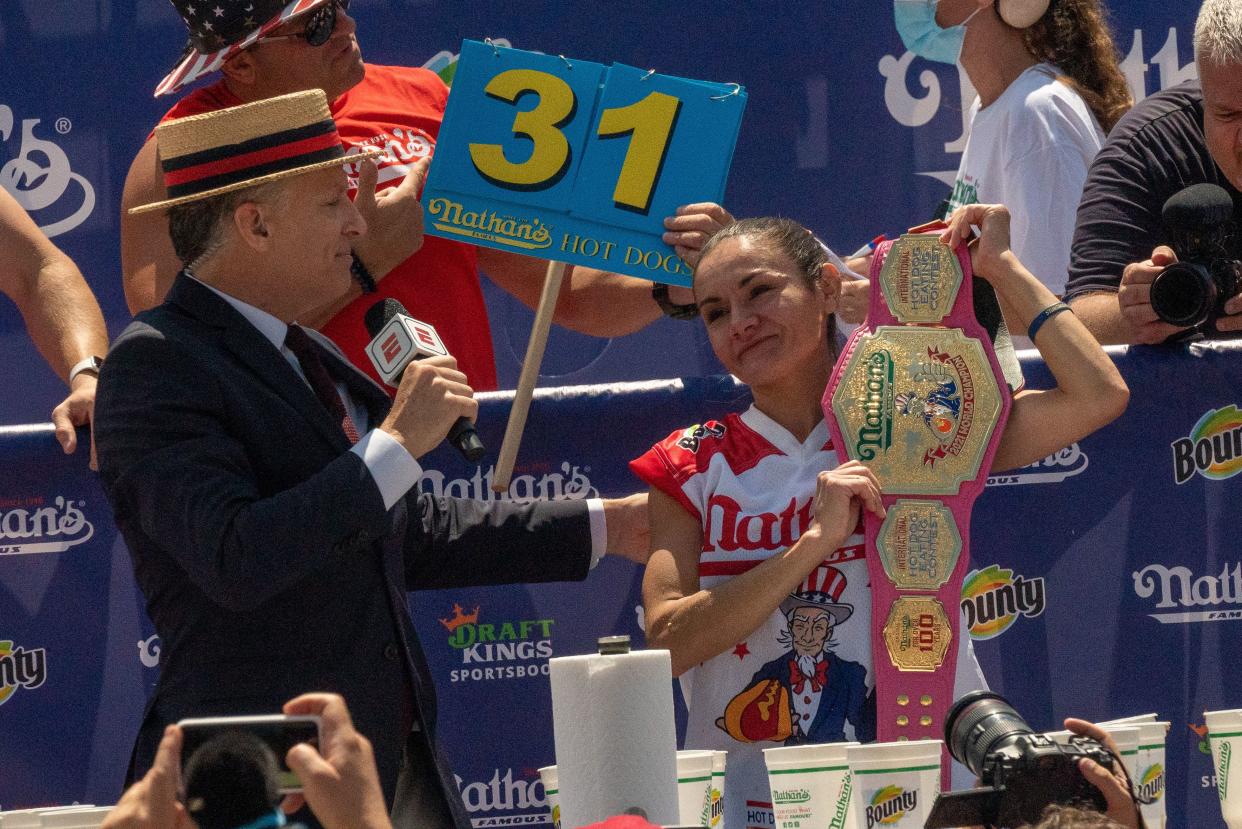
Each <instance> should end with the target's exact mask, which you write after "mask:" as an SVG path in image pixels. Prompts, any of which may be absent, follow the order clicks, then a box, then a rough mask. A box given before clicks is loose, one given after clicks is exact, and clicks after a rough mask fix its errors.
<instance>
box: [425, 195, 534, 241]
mask: <svg viewBox="0 0 1242 829" xmlns="http://www.w3.org/2000/svg"><path fill="white" fill-rule="evenodd" d="M427 207H428V209H429V210H430V211H431V215H432V216H433V217H434V218H435V221H434V222H432V224H433V225H434V226H435V228H436V229H437V230H442V231H444V232H445V233H455V234H457V235H459V236H469V237H471V238H473V239H487V240H488V241H491V242H497V243H500V244H503V245H509V246H511V247H515V248H524V249H526V250H542V249H543V248H546V247H550V246H551V244H552V234H551V233H549V232H548V228H547V226H546V225H544V223H543V222H541V221H540V220H539V219H521V218H515V217H513V216H505V215H502V214H500V213H497V212H496V211H494V210H467V209H466V208H465V207H464V206H463V205H462V203H461V202H455V201H452V200H450V199H446V198H436V199H432V200H431V201H430V203H428V205H427Z"/></svg>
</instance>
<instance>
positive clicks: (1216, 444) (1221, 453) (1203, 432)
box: [1169, 406, 1242, 484]
mask: <svg viewBox="0 0 1242 829" xmlns="http://www.w3.org/2000/svg"><path fill="white" fill-rule="evenodd" d="M1169 446H1171V447H1172V449H1173V480H1175V481H1176V482H1177V483H1179V484H1184V483H1186V482H1187V481H1189V480H1190V479H1191V478H1193V477H1194V476H1195V473H1196V472H1198V473H1199V474H1200V475H1202V476H1203V477H1205V478H1208V479H1210V480H1213V481H1223V480H1224V479H1225V478H1232V477H1233V476H1234V475H1237V474H1238V473H1239V472H1242V412H1240V411H1238V407H1237V406H1226V407H1225V408H1223V409H1209V410H1208V411H1207V413H1206V414H1204V415H1203V417H1201V418H1199V422H1198V423H1196V424H1195V427H1194V428H1193V429H1191V430H1190V435H1189V437H1184V438H1178V439H1177V440H1175V441H1173V442H1172V443H1171V444H1169Z"/></svg>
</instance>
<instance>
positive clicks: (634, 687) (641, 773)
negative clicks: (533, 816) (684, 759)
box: [550, 650, 677, 829]
mask: <svg viewBox="0 0 1242 829" xmlns="http://www.w3.org/2000/svg"><path fill="white" fill-rule="evenodd" d="M550 662H551V668H550V675H551V679H552V724H553V728H554V732H555V739H556V766H557V775H558V778H559V779H558V782H559V784H560V803H561V826H562V827H564V829H575V827H578V826H585V825H587V824H589V823H597V822H599V821H601V820H603V819H604V818H607V817H610V816H612V815H618V814H622V813H624V812H626V811H627V810H630V809H634V808H638V809H642V811H643V813H644V814H645V815H646V817H647V820H648V821H650V822H651V823H654V824H656V825H671V824H675V823H677V732H676V728H677V727H676V724H675V722H674V720H673V672H672V663H671V662H670V660H669V655H668V651H662V650H661V651H636V652H634V653H622V654H609V655H603V654H592V655H590V656H562V657H556V658H555V659H552V660H550Z"/></svg>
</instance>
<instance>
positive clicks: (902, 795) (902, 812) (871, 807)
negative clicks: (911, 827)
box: [866, 786, 919, 829]
mask: <svg viewBox="0 0 1242 829" xmlns="http://www.w3.org/2000/svg"><path fill="white" fill-rule="evenodd" d="M918 805H919V793H918V791H915V790H911V791H907V790H905V789H903V788H901V787H900V786H885V787H884V788H882V789H880V790H879V791H878V792H876V793H875V794H874V795H873V796H872V797H871V803H869V804H868V805H867V809H866V814H867V829H872V827H874V826H892V825H893V824H895V823H898V822H899V821H900V820H901V819H902V818H903V817H905V816H906V813H907V812H913V811H914V810H915V809H917V808H918Z"/></svg>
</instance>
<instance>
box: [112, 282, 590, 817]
mask: <svg viewBox="0 0 1242 829" xmlns="http://www.w3.org/2000/svg"><path fill="white" fill-rule="evenodd" d="M328 362H329V363H330V365H329V369H330V370H331V371H332V372H333V373H334V374H335V375H336V376H337V377H338V378H341V379H343V380H344V381H345V382H346V383H347V384H348V385H349V386H350V388H351V391H352V393H353V394H354V395H355V396H356V397H357V398H358V399H359V400H361V401H364V402H365V403H366V405H367V407H368V409H369V410H370V412H371V419H372V424H373V425H374V424H377V423H378V422H379V421H380V419H381V418H382V417H383V415H384V413H386V412H387V409H388V406H389V400H388V397H387V395H386V394H384V392H383V391H382V390H381V389H380V387H379V386H377V385H375V384H374V383H372V382H371V381H370V380H369V379H368V378H366V377H365V375H363V374H361V373H360V372H358V371H356V370H354V369H352V368H350V367H348V366H347V365H346V364H345V363H344V362H343V361H341V360H336V359H330V360H329V361H328ZM95 440H96V445H97V448H98V452H99V465H100V473H101V477H102V481H103V485H104V489H105V491H106V493H107V496H108V499H109V500H110V502H111V504H112V507H113V510H114V511H115V513H116V521H117V526H118V527H119V528H120V530H121V532H122V533H123V535H124V537H125V541H126V543H127V544H128V546H129V550H130V554H131V556H132V558H133V563H134V572H135V575H136V576H137V579H138V583H139V585H140V587H141V588H142V591H143V593H144V595H145V596H146V600H147V611H148V613H149V614H150V617H151V619H152V621H153V622H154V623H155V628H156V630H157V631H158V633H159V635H160V638H161V646H162V652H161V659H162V662H163V664H162V666H161V673H160V679H159V683H158V686H157V688H156V691H155V695H154V697H153V699H152V700H151V701H150V703H149V704H148V709H147V711H146V714H145V717H144V720H143V724H142V729H141V732H140V734H139V737H138V742H137V745H136V747H135V769H134V770H136V771H139V772H140V771H141V770H142V769H145V768H146V767H147V766H148V765H149V763H150V761H151V759H152V758H153V757H154V753H155V748H156V746H157V745H158V743H159V739H160V735H161V732H162V730H163V728H164V726H165V725H166V724H167V723H170V722H176V721H177V720H179V719H181V718H183V717H188V716H211V715H223V714H252V713H272V712H277V711H279V710H280V706H281V704H282V703H284V702H285V701H286V700H288V699H291V698H292V697H294V696H296V695H297V694H300V693H303V692H305V691H312V690H324V691H335V692H337V693H340V694H342V695H343V696H344V697H345V699H346V701H347V702H348V704H349V707H350V710H351V712H352V714H353V718H354V722H355V724H356V725H357V727H358V728H359V730H360V731H361V732H362V733H364V734H365V735H366V736H367V737H369V738H370V739H371V741H372V743H373V744H374V747H375V756H376V761H377V763H378V765H379V771H380V777H381V780H382V782H383V786H384V792H385V795H386V796H387V797H388V798H389V802H391V799H392V796H393V792H394V788H395V783H396V776H397V772H398V770H399V766H400V760H401V752H402V748H403V746H404V743H405V739H406V735H407V733H408V732H409V729H410V726H411V723H412V722H413V721H414V720H415V718H417V720H418V721H419V722H421V723H422V725H423V729H424V733H426V734H427V736H428V737H429V738H430V740H431V743H432V751H433V754H435V748H434V746H435V722H436V709H435V693H434V686H433V682H432V678H431V676H430V673H429V671H428V669H427V666H426V663H425V660H424V657H423V654H422V651H421V650H420V648H419V645H418V641H417V639H416V637H415V634H414V629H413V627H412V625H411V623H410V619H409V614H408V612H407V610H406V602H405V600H406V591H407V590H412V589H421V588H442V587H463V586H470V585H477V584H495V583H505V582H536V581H561V580H570V579H582V578H584V577H585V576H586V573H587V570H588V569H589V563H590V548H591V540H590V535H591V534H590V523H589V519H588V517H587V512H586V506H585V504H583V503H581V502H558V503H540V504H535V505H531V506H517V505H513V504H506V503H499V504H490V505H483V504H480V503H477V502H472V501H463V500H457V499H450V498H438V499H437V498H433V497H431V496H428V495H423V496H419V495H417V494H415V493H411V494H409V495H407V496H406V497H405V498H404V499H403V500H402V501H400V502H398V503H397V504H396V505H395V506H394V507H393V508H392V509H390V510H385V509H384V504H383V500H382V498H381V496H380V493H379V490H378V488H377V487H376V485H375V483H374V482H373V480H372V479H371V476H370V473H369V472H368V471H367V469H366V466H365V465H364V464H363V462H362V460H361V459H360V458H359V457H358V456H357V455H355V454H354V453H352V452H350V451H349V448H350V446H349V442H348V440H347V439H346V438H345V436H344V433H343V432H342V431H341V429H340V426H339V424H337V423H334V422H333V421H332V419H331V417H330V416H329V415H328V413H327V411H326V410H325V409H324V408H323V406H322V405H321V404H320V402H319V400H318V399H317V398H316V397H315V396H314V393H313V392H312V391H311V390H310V388H309V387H308V386H307V384H306V383H305V382H304V381H303V380H302V379H301V378H300V377H298V375H297V374H296V372H294V370H293V368H292V367H291V366H290V365H289V363H287V362H286V361H285V358H284V357H283V356H282V355H281V354H280V353H279V352H278V351H277V350H276V349H275V348H273V347H272V344H271V343H270V342H269V341H268V340H266V339H264V337H263V335H262V334H260V333H259V332H258V331H257V330H256V329H255V328H254V327H253V326H252V325H251V324H250V323H249V322H247V321H246V320H245V319H244V318H243V317H242V316H241V315H240V314H239V313H237V311H236V310H235V309H234V308H232V307H231V306H230V305H229V304H228V303H226V302H225V301H223V300H222V299H221V298H220V297H219V296H217V295H216V294H214V293H213V292H212V291H210V290H209V289H207V288H205V287H203V286H202V285H201V284H199V283H197V282H195V281H194V280H192V279H188V278H186V277H185V276H180V277H178V279H177V281H176V283H175V284H174V285H173V288H172V291H171V292H170V293H169V296H168V299H167V300H166V301H165V303H164V304H163V305H161V306H160V307H158V308H155V309H152V310H151V311H148V312H145V313H142V314H139V315H138V317H137V319H136V320H135V321H134V322H133V323H132V324H131V325H130V326H129V327H128V328H126V330H125V332H124V333H123V334H121V336H120V337H119V338H118V339H117V341H116V343H115V344H114V345H113V346H112V349H111V351H110V352H109V355H108V359H107V362H106V363H105V367H104V369H103V371H102V374H101V377H100V381H99V391H98V400H97V404H96V410H95ZM437 756H438V755H437ZM439 766H440V768H439V774H440V780H441V785H442V786H443V788H444V791H445V794H446V797H447V799H448V802H449V804H450V805H451V807H452V808H453V809H454V810H455V817H456V818H457V819H458V825H459V826H464V827H468V826H469V825H470V824H469V822H468V821H467V820H466V817H465V814H464V812H463V811H462V810H461V801H460V797H459V796H458V794H457V789H456V786H455V785H454V781H453V778H452V774H451V771H450V770H449V769H448V768H447V767H446V766H445V764H444V763H443V762H440V763H439Z"/></svg>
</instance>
